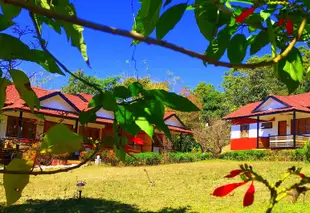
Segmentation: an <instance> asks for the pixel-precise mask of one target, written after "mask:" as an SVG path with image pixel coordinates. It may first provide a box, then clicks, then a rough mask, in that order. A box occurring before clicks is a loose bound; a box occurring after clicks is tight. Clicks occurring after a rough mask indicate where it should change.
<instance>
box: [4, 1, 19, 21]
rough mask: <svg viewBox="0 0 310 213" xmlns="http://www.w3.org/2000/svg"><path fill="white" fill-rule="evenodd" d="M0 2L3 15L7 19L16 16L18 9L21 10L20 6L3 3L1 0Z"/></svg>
mask: <svg viewBox="0 0 310 213" xmlns="http://www.w3.org/2000/svg"><path fill="white" fill-rule="evenodd" d="M0 4H1V9H2V12H3V15H4V16H5V17H6V18H8V19H9V20H11V19H13V18H15V17H16V16H18V15H19V14H20V11H21V10H22V8H20V7H16V6H13V5H10V4H5V3H3V2H1V3H0Z"/></svg>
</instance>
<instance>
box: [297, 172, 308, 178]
mask: <svg viewBox="0 0 310 213" xmlns="http://www.w3.org/2000/svg"><path fill="white" fill-rule="evenodd" d="M297 175H298V176H299V177H301V178H302V179H303V178H305V177H306V176H305V175H304V174H303V173H298V174H297Z"/></svg>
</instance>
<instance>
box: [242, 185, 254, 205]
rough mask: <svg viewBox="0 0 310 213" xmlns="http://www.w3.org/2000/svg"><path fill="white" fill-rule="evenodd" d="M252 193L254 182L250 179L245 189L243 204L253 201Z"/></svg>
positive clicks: (249, 203) (250, 203)
mask: <svg viewBox="0 0 310 213" xmlns="http://www.w3.org/2000/svg"><path fill="white" fill-rule="evenodd" d="M254 193H255V187H254V183H253V181H252V183H251V185H250V187H249V188H248V190H247V191H246V193H245V195H244V198H243V206H250V205H252V204H253V202H254Z"/></svg>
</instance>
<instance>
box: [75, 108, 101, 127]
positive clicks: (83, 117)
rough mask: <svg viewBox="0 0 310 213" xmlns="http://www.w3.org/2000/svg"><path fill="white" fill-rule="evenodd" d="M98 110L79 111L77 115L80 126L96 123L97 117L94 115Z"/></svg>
mask: <svg viewBox="0 0 310 213" xmlns="http://www.w3.org/2000/svg"><path fill="white" fill-rule="evenodd" d="M98 110H100V107H94V108H92V109H89V110H86V111H81V112H80V114H79V120H80V123H81V124H82V125H85V124H87V123H89V122H96V119H97V115H96V113H97V112H98Z"/></svg>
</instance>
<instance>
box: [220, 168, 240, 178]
mask: <svg viewBox="0 0 310 213" xmlns="http://www.w3.org/2000/svg"><path fill="white" fill-rule="evenodd" d="M241 172H242V170H241V169H237V170H233V171H230V174H229V175H226V176H225V177H224V178H233V177H236V176H237V175H239V174H240V173H241Z"/></svg>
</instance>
